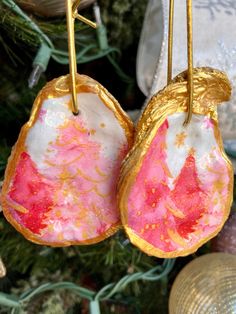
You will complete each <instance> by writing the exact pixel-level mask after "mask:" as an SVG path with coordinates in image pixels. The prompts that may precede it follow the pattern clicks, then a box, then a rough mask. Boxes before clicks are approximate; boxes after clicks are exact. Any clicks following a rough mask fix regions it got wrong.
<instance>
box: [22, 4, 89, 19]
mask: <svg viewBox="0 0 236 314" xmlns="http://www.w3.org/2000/svg"><path fill="white" fill-rule="evenodd" d="M16 2H17V3H18V4H19V5H20V7H22V8H23V9H25V10H27V11H30V12H33V13H35V14H38V15H41V16H45V17H54V16H60V15H64V14H65V13H66V8H65V1H64V0H17V1H16ZM73 2H74V1H73ZM94 2H95V0H81V1H80V4H79V8H78V9H79V10H81V9H83V8H85V7H87V6H89V5H91V4H92V3H94Z"/></svg>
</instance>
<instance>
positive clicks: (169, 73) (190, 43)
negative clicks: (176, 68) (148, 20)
mask: <svg viewBox="0 0 236 314" xmlns="http://www.w3.org/2000/svg"><path fill="white" fill-rule="evenodd" d="M186 8H187V46H188V47H187V50H188V106H187V107H188V112H187V117H186V119H185V121H184V126H187V125H188V124H189V123H190V121H191V118H192V115H193V92H194V86H193V18H192V0H186ZM173 26H174V0H170V1H169V30H168V67H167V84H169V83H170V81H171V80H172V59H173Z"/></svg>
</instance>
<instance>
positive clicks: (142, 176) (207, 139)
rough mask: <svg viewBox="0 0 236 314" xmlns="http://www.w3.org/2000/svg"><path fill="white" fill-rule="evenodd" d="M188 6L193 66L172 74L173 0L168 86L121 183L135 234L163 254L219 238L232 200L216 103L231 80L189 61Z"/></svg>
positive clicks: (141, 128)
mask: <svg viewBox="0 0 236 314" xmlns="http://www.w3.org/2000/svg"><path fill="white" fill-rule="evenodd" d="M191 5H192V4H191V1H190V0H188V1H187V16H188V71H186V72H183V73H181V74H179V75H178V76H177V77H176V78H175V79H173V80H172V79H171V76H172V73H171V72H172V69H171V58H172V34H173V10H174V6H173V0H170V23H169V25H170V26H169V62H168V64H169V66H168V85H167V86H166V87H165V88H164V89H163V90H161V91H160V92H159V93H157V94H156V95H154V96H153V97H152V99H151V100H150V101H149V103H148V105H147V107H146V109H145V110H144V112H143V114H142V116H141V118H140V120H139V122H138V125H137V133H136V137H135V142H134V146H133V148H132V149H131V151H130V153H129V154H128V156H127V158H126V159H125V161H124V163H123V167H122V170H121V175H120V181H119V188H118V200H119V207H120V210H121V217H122V223H123V226H124V228H125V231H126V233H127V235H128V237H129V239H130V241H131V242H132V243H133V244H134V245H136V246H137V247H139V248H140V249H141V250H142V251H144V252H145V253H147V254H149V255H153V256H156V257H162V258H173V257H177V256H185V255H188V254H191V253H193V252H195V251H196V250H197V249H198V248H199V247H200V246H201V245H203V244H204V243H206V242H207V241H208V240H209V239H211V238H212V237H214V236H215V235H216V234H217V233H218V232H219V231H220V230H221V228H222V227H223V225H224V223H225V221H226V219H227V217H228V215H229V211H230V206H231V202H232V190H233V169H232V166H231V163H230V161H229V159H228V158H227V156H226V155H225V152H224V148H223V144H222V139H221V135H220V130H219V126H218V120H217V105H218V104H220V103H222V102H225V101H227V100H229V98H230V95H231V86H230V82H229V80H228V78H227V76H226V75H225V74H224V73H223V72H220V71H218V70H214V69H211V68H207V67H205V68H195V69H193V67H192V11H191V9H192V7H191ZM186 112H187V118H186Z"/></svg>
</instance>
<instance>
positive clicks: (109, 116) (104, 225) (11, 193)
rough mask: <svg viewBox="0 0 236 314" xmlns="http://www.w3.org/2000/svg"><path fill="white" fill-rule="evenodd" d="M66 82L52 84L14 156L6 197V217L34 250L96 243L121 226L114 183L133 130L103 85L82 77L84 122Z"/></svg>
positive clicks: (79, 78) (5, 185) (80, 98)
mask: <svg viewBox="0 0 236 314" xmlns="http://www.w3.org/2000/svg"><path fill="white" fill-rule="evenodd" d="M67 80H68V78H67V77H61V78H59V79H55V80H53V81H52V82H50V83H48V84H47V85H46V86H45V87H44V89H43V90H42V91H41V92H40V94H39V95H38V97H37V99H36V101H35V103H34V106H33V110H32V113H31V117H30V120H29V122H28V123H26V124H25V125H24V126H23V128H22V130H21V133H20V135H19V138H18V141H17V143H16V145H15V146H14V148H13V150H12V154H11V156H10V158H9V162H8V166H7V169H6V173H5V180H4V183H3V190H2V207H3V212H4V215H5V216H6V218H7V219H8V220H9V222H10V223H12V224H13V226H14V227H15V228H16V229H17V230H18V231H20V232H21V233H23V235H24V236H25V237H26V238H27V239H29V240H31V241H33V242H36V243H39V244H47V245H53V246H65V245H70V244H90V243H96V242H99V241H101V240H103V239H104V238H106V237H108V236H110V235H112V234H113V233H114V232H115V231H117V229H118V228H119V226H120V215H119V211H118V208H117V202H116V184H117V177H118V174H119V171H120V166H121V162H122V160H123V158H124V157H125V155H126V153H127V152H128V150H129V148H130V146H131V145H132V135H133V126H132V123H131V121H130V120H129V118H128V117H127V116H126V114H125V113H124V112H123V111H122V109H121V108H120V106H119V104H118V102H117V101H116V100H115V99H114V98H113V97H112V96H111V95H110V94H109V93H108V92H107V91H106V90H105V88H103V87H102V86H101V85H100V84H99V83H97V82H96V81H94V80H92V79H91V78H89V77H86V76H81V75H78V76H77V97H78V104H79V110H80V112H79V115H77V116H75V115H73V113H72V110H71V96H70V94H69V91H68V88H67V86H68V84H67Z"/></svg>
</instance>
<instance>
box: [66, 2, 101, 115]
mask: <svg viewBox="0 0 236 314" xmlns="http://www.w3.org/2000/svg"><path fill="white" fill-rule="evenodd" d="M65 1H66V18H67V31H68V49H69V67H70V92H71V94H72V112H73V113H74V114H75V115H77V114H78V113H79V107H78V101H77V91H76V74H77V60H76V51H75V19H76V18H78V19H79V20H80V21H82V22H84V23H86V24H88V25H89V26H92V27H94V28H96V27H97V25H96V23H94V22H92V21H90V20H88V19H86V18H85V17H83V16H81V15H80V14H78V12H77V9H78V6H79V4H80V0H76V1H74V2H73V1H72V0H65Z"/></svg>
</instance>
